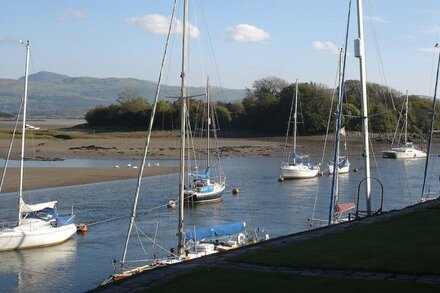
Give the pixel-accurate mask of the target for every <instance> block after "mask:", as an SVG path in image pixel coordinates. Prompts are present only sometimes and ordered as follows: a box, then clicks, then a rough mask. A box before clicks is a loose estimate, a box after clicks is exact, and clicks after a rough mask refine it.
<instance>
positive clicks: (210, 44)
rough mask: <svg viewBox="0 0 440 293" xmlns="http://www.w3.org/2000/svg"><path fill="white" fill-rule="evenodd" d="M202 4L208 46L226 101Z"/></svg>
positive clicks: (201, 2)
mask: <svg viewBox="0 0 440 293" xmlns="http://www.w3.org/2000/svg"><path fill="white" fill-rule="evenodd" d="M200 4H201V7H202V9H201V11H202V16H203V20H204V22H205V28H206V34H207V36H208V44H209V49H210V53H211V58H212V60H213V63H214V67H215V71H216V74H217V80H218V83H219V86H220V93H221V96H222V99H223V101H225V100H226V99H225V93H224V90H223V84H222V81H221V78H220V73H219V69H218V63H217V59H216V58H215V53H214V46H213V45H212V38H211V33H210V31H209V27H208V22H207V20H206V15H205V8H204V6H203V1H200Z"/></svg>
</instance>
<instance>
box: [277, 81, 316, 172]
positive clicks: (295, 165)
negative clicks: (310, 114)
mask: <svg viewBox="0 0 440 293" xmlns="http://www.w3.org/2000/svg"><path fill="white" fill-rule="evenodd" d="M294 105H295V107H294ZM297 110H298V80H296V83H295V95H294V98H293V99H292V105H291V106H290V115H289V120H288V122H287V132H286V140H285V143H284V152H283V159H282V162H281V176H280V178H282V179H303V178H313V177H316V175H318V172H319V164H316V163H313V162H312V161H311V160H310V159H309V155H308V154H299V153H297V152H296V133H297V126H296V125H297ZM292 114H293V149H292V150H291V148H290V147H289V146H288V140H289V132H290V124H291V119H292Z"/></svg>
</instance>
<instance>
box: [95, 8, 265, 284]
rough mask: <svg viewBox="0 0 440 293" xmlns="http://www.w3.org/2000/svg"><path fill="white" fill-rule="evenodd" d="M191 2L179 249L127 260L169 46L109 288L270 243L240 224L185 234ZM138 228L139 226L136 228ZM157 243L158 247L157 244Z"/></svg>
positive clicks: (183, 93) (182, 119) (183, 85)
mask: <svg viewBox="0 0 440 293" xmlns="http://www.w3.org/2000/svg"><path fill="white" fill-rule="evenodd" d="M188 2H189V0H184V2H183V3H184V8H183V41H182V71H181V74H180V78H181V96H180V123H181V127H180V128H181V129H180V159H179V174H178V176H179V183H178V185H179V188H178V190H179V191H178V192H179V196H178V209H179V216H178V225H177V234H176V235H177V238H178V239H177V248H176V249H175V248H172V249H170V251H167V256H166V257H164V258H157V257H156V256H155V257H154V259H152V260H149V261H147V263H146V264H145V265H141V266H135V267H131V266H129V262H128V261H127V252H128V244H129V241H130V236H131V233H132V230H133V228H134V227H135V220H136V211H137V205H138V200H139V194H140V187H141V181H142V175H143V170H144V167H145V162H146V157H147V154H148V149H149V145H150V138H151V133H152V129H153V123H154V116H155V113H156V107H157V102H158V98H159V92H160V84H161V80H162V73H163V68H164V67H163V64H164V61H165V59H166V52H167V50H166V49H167V47H168V39H167V45H166V49H165V54H164V56H163V59H162V67H161V71H160V75H159V81H158V84H157V88H156V96H155V101H154V104H153V109H152V113H151V118H150V122H149V126H148V131H147V138H146V142H145V147H144V155H143V158H142V161H141V167H140V168H139V174H138V178H137V184H136V191H135V195H134V199H133V207H132V211H131V216H130V222H129V226H128V231H127V236H126V239H125V244H124V250H123V253H122V257H121V260H119V261H116V260H115V261H114V263H117V262H119V263H120V266H119V268H118V269H117V270H116V272H115V273H114V274H112V275H111V276H110V277H109V278H108V279H106V280H104V282H102V284H101V285H106V284H108V283H111V282H113V281H118V280H122V279H125V278H127V277H129V276H132V275H135V274H139V273H141V272H144V271H148V270H152V269H155V268H157V267H162V266H166V265H171V264H175V263H179V262H182V261H188V260H191V259H195V258H199V257H202V256H206V255H210V254H214V253H218V252H219V251H224V250H229V249H234V248H237V247H239V246H242V245H246V244H249V243H255V242H258V241H262V240H267V239H268V238H269V235H267V234H265V232H264V231H263V230H259V229H258V230H256V231H254V232H253V233H252V232H250V233H248V232H247V231H246V223H245V222H242V221H239V222H234V223H228V224H223V225H215V226H211V227H204V228H199V229H191V230H189V231H185V225H184V202H185V192H186V186H185V150H186V147H187V141H186V140H187V133H186V130H187V127H186V120H187V99H188V98H189V96H188V94H187V87H186V73H187V54H186V52H187V46H188V28H189V22H188V14H189V10H188V9H189V8H188V5H189V4H188ZM173 19H174V17H171V22H170V26H169V31H168V38H169V35H170V31H171V28H172V24H173V23H172V21H173ZM136 229H138V227H137V226H136ZM153 244H155V245H158V244H157V243H156V242H153Z"/></svg>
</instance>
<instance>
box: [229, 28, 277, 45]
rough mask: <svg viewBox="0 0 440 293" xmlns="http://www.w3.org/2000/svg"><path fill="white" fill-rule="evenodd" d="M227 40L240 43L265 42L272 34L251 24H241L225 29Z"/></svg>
mask: <svg viewBox="0 0 440 293" xmlns="http://www.w3.org/2000/svg"><path fill="white" fill-rule="evenodd" d="M224 36H225V37H226V39H227V40H230V41H233V42H239V43H245V42H264V41H267V40H269V39H270V34H269V33H268V32H265V31H264V30H262V29H259V28H258V27H256V26H253V25H250V24H239V25H236V26H231V27H228V28H226V29H225V31H224Z"/></svg>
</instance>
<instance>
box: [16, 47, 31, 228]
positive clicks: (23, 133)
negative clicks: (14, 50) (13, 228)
mask: <svg viewBox="0 0 440 293" xmlns="http://www.w3.org/2000/svg"><path fill="white" fill-rule="evenodd" d="M23 44H24V45H25V47H26V65H25V68H24V95H23V113H22V115H23V125H22V129H21V155H20V188H19V193H18V225H20V224H21V202H22V201H23V175H24V174H23V173H24V172H23V171H24V143H25V138H26V111H27V95H28V75H29V50H30V44H29V41H26V43H23Z"/></svg>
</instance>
